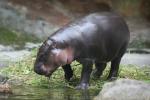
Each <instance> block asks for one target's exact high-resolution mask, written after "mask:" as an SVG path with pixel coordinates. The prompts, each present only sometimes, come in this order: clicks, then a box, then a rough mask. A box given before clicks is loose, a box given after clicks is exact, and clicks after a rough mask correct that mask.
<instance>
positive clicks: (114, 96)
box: [94, 79, 150, 100]
mask: <svg viewBox="0 0 150 100" xmlns="http://www.w3.org/2000/svg"><path fill="white" fill-rule="evenodd" d="M94 100H150V84H146V83H144V82H141V81H137V80H131V79H120V80H117V81H115V82H110V83H106V84H104V86H103V89H102V91H101V92H100V93H99V95H98V96H97V97H95V98H94Z"/></svg>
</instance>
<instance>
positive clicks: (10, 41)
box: [0, 27, 39, 46]
mask: <svg viewBox="0 0 150 100" xmlns="http://www.w3.org/2000/svg"><path fill="white" fill-rule="evenodd" d="M38 41H39V39H37V38H36V37H35V36H32V35H27V34H21V33H17V32H15V31H12V30H8V29H6V28H4V27H0V43H1V44H3V45H19V46H23V45H24V44H25V43H26V42H38Z"/></svg>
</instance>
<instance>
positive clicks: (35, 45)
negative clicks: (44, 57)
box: [24, 42, 42, 50]
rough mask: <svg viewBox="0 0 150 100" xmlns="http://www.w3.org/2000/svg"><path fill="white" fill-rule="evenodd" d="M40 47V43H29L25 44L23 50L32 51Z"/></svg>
mask: <svg viewBox="0 0 150 100" xmlns="http://www.w3.org/2000/svg"><path fill="white" fill-rule="evenodd" d="M41 45H42V43H36V44H35V43H31V42H27V43H26V44H25V46H24V47H25V49H27V50H32V49H33V48H37V47H40V46H41Z"/></svg>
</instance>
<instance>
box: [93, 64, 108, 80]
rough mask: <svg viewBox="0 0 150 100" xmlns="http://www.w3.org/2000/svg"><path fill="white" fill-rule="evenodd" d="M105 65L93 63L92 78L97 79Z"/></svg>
mask: <svg viewBox="0 0 150 100" xmlns="http://www.w3.org/2000/svg"><path fill="white" fill-rule="evenodd" d="M106 65H107V64H106V63H100V62H97V61H96V62H95V70H94V71H93V73H92V75H93V78H99V77H100V76H101V75H102V74H103V71H104V69H105V68H106Z"/></svg>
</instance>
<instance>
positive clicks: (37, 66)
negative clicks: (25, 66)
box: [34, 62, 51, 77]
mask: <svg viewBox="0 0 150 100" xmlns="http://www.w3.org/2000/svg"><path fill="white" fill-rule="evenodd" d="M34 72H36V73H37V74H39V75H45V76H47V77H48V76H50V75H51V73H50V71H48V70H47V69H46V68H45V66H44V64H43V63H42V62H40V63H36V64H35V65H34Z"/></svg>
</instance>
